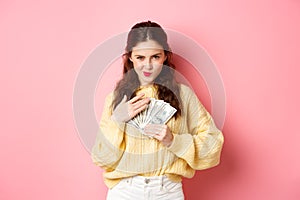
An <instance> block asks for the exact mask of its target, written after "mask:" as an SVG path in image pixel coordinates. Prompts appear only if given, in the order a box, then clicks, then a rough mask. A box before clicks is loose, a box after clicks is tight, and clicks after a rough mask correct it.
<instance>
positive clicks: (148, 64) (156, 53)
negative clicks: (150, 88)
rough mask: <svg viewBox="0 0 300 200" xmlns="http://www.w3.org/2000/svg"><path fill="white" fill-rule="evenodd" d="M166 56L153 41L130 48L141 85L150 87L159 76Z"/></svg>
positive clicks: (160, 47)
mask: <svg viewBox="0 0 300 200" xmlns="http://www.w3.org/2000/svg"><path fill="white" fill-rule="evenodd" d="M166 58H167V56H166V55H165V53H164V49H163V47H162V46H161V45H159V44H158V43H157V42H156V41H154V40H147V41H145V42H140V43H138V44H137V45H136V46H135V47H133V48H132V53H131V57H130V58H129V59H130V60H131V62H132V63H133V67H134V70H135V72H136V73H137V75H138V77H139V80H140V83H141V85H143V86H145V85H150V84H152V83H153V82H154V80H155V79H156V77H157V76H158V75H159V74H160V72H161V70H162V67H163V63H164V61H165V60H166Z"/></svg>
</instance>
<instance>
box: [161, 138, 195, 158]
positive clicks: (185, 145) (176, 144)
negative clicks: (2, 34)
mask: <svg viewBox="0 0 300 200" xmlns="http://www.w3.org/2000/svg"><path fill="white" fill-rule="evenodd" d="M192 143H193V136H192V135H190V134H179V135H178V134H174V138H173V142H172V144H171V145H170V146H169V147H167V149H168V150H169V151H171V152H173V153H174V154H175V155H177V156H178V157H182V156H183V155H184V154H185V153H186V151H187V150H188V149H189V148H190V146H191V145H192Z"/></svg>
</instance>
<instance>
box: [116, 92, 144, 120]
mask: <svg viewBox="0 0 300 200" xmlns="http://www.w3.org/2000/svg"><path fill="white" fill-rule="evenodd" d="M144 95H145V94H143V93H142V94H139V95H137V96H135V97H133V98H132V99H130V100H129V101H127V102H126V100H127V96H126V95H124V97H123V99H122V101H121V102H120V103H119V105H117V106H116V108H115V110H114V111H113V113H112V116H111V117H112V119H113V120H114V121H116V122H127V121H129V120H130V119H132V118H133V117H135V116H136V115H137V114H138V113H140V112H141V111H143V110H145V109H146V108H147V106H148V103H149V102H150V98H144V99H143V96H144Z"/></svg>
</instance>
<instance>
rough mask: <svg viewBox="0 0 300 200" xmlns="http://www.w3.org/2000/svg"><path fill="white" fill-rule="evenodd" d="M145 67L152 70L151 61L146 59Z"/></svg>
mask: <svg viewBox="0 0 300 200" xmlns="http://www.w3.org/2000/svg"><path fill="white" fill-rule="evenodd" d="M144 67H145V68H147V69H152V68H153V66H152V62H151V59H145V62H144Z"/></svg>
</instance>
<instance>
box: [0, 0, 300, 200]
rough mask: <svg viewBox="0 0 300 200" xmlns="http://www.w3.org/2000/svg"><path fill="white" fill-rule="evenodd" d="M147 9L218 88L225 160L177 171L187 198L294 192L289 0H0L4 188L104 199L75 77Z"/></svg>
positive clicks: (295, 52)
mask: <svg viewBox="0 0 300 200" xmlns="http://www.w3.org/2000/svg"><path fill="white" fill-rule="evenodd" d="M148 19H150V20H153V21H157V22H158V23H160V24H161V25H163V26H164V27H165V28H170V29H173V30H176V31H178V32H181V33H183V34H185V35H187V36H189V37H191V38H193V39H194V40H195V41H197V42H198V43H199V44H202V45H203V47H205V49H206V50H207V52H208V53H209V54H210V56H211V57H212V59H213V60H214V62H215V63H216V65H217V67H218V70H219V72H220V74H221V76H222V79H223V81H224V86H225V89H226V96H227V103H226V105H227V113H226V121H225V125H224V128H223V132H224V135H225V141H226V142H225V146H224V151H223V154H222V162H221V164H220V165H219V166H218V167H215V168H212V169H209V170H205V171H201V172H198V173H197V174H196V176H195V177H194V178H193V179H186V180H184V184H185V185H184V189H185V194H186V197H187V199H188V200H196V199H205V200H219V199H226V200H227V199H228V200H240V199H245V200H248V199H249V200H250V199H251V200H252V199H264V200H265V199H272V200H277V199H278V200H282V199H291V200H296V199H299V197H300V191H299V189H300V173H299V169H300V161H299V151H300V145H299V141H300V131H299V126H298V125H299V123H300V122H299V114H298V113H299V111H300V109H299V106H298V103H299V101H300V94H299V89H298V88H299V85H300V79H299V77H298V76H299V73H300V70H299V64H300V61H299V57H300V37H299V35H300V26H299V21H300V1H297V0H265V1H260V0H251V1H250V0H248V1H240V0H227V1H220V0H219V1H216V0H211V1H204V0H201V1H199V0H197V1H170V2H168V1H157V0H152V1H148V2H145V1H123V2H122V1H120V2H116V1H105V2H103V1H80V2H79V1H69V0H63V1H62V0H60V1H58V0H51V1H50V0H47V1H43V2H42V1H33V0H28V1H20V0H19V1H15V0H11V1H1V2H0V27H1V31H0V36H1V37H0V55H1V59H0V66H1V73H0V74H1V75H0V76H1V78H0V87H1V104H0V108H1V113H2V115H1V126H0V127H1V130H0V148H1V151H0V161H1V166H0V168H1V170H0V199H5V200H14V199H43V200H52V199H57V200H65V199H73V200H75V199H76V200H77V199H78V200H79V199H90V200H91V199H95V200H96V199H97V200H100V199H105V194H106V191H107V189H106V187H105V186H104V184H103V181H102V175H101V172H102V170H101V169H99V168H98V167H96V166H95V165H94V164H93V163H92V162H91V159H90V155H89V152H88V151H86V149H85V148H84V145H83V144H82V143H81V140H80V137H79V136H78V133H77V131H76V128H75V124H74V121H73V111H72V95H73V88H74V82H75V80H76V76H77V73H78V72H79V70H80V66H81V64H82V63H83V62H84V60H85V59H86V58H87V57H88V55H89V53H90V52H91V51H92V50H93V49H94V48H95V47H96V46H97V45H99V44H100V43H101V42H103V41H105V40H107V39H108V38H111V37H112V36H114V35H117V34H119V33H121V32H124V31H128V29H129V28H130V27H131V26H132V25H133V24H135V23H136V22H139V21H142V20H148ZM116 73H117V74H116V76H115V77H114V79H116V78H117V77H118V75H119V74H118V72H116ZM189 78H190V80H191V81H192V82H193V81H196V80H195V79H196V78H198V77H193V76H191V77H189ZM110 81H111V80H110ZM107 84H108V85H109V84H111V82H107ZM99 87H101V86H100V85H99ZM203 88H204V89H203V90H204V91H206V89H205V87H203ZM106 89H107V91H108V89H110V86H108V87H107V88H106ZM197 94H198V95H199V98H200V99H203V101H204V103H205V105H206V106H207V107H208V110H209V108H210V105H209V98H207V95H206V94H208V93H207V91H206V92H204V93H203V94H204V95H202V94H201V95H200V93H199V92H198V93H197ZM96 99H97V101H96V103H95V104H96V105H95V108H96V111H95V112H96V113H97V116H99V113H101V109H102V107H101V106H102V100H103V99H102V97H99V95H98V96H96Z"/></svg>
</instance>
